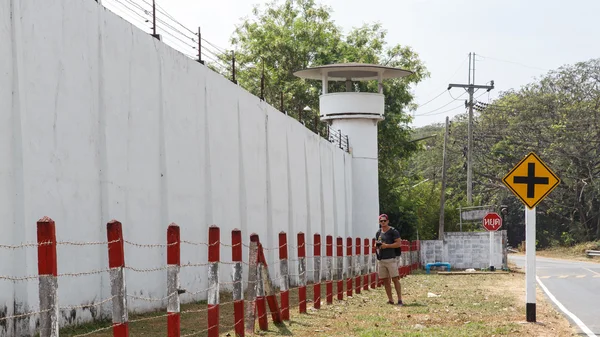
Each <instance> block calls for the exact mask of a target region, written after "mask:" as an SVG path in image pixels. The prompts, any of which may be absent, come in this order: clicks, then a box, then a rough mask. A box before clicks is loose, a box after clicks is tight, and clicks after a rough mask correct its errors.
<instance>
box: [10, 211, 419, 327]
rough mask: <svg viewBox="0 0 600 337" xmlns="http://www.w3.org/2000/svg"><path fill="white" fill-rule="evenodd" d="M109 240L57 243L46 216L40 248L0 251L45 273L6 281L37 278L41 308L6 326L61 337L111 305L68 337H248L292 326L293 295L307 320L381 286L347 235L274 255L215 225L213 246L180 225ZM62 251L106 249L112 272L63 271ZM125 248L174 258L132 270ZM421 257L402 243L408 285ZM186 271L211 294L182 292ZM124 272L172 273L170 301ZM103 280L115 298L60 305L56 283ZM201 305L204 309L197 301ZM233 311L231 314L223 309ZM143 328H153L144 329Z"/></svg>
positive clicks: (115, 224) (371, 249)
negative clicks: (227, 255) (80, 316)
mask: <svg viewBox="0 0 600 337" xmlns="http://www.w3.org/2000/svg"><path fill="white" fill-rule="evenodd" d="M106 233H107V236H106V237H107V240H106V241H101V242H97V241H88V242H74V241H60V240H57V238H56V224H55V222H54V221H53V220H52V219H51V218H49V217H43V218H42V219H40V220H39V221H38V222H37V237H38V241H37V242H36V243H23V244H19V245H10V244H0V254H2V255H4V257H6V256H8V255H7V253H10V251H12V250H18V249H27V248H36V249H37V264H38V274H37V275H30V276H14V275H0V282H13V283H16V282H27V281H33V280H38V290H39V303H38V306H33V307H35V308H36V309H34V310H31V311H29V312H13V313H10V314H9V313H8V312H0V327H9V328H10V327H15V326H17V325H18V324H17V323H18V321H22V320H29V319H34V320H39V327H38V329H37V330H38V331H37V332H39V334H40V337H47V336H51V337H55V336H59V323H60V317H68V316H69V315H73V312H76V311H77V310H90V309H92V308H93V309H94V310H100V309H101V308H102V307H104V306H109V310H107V311H109V312H111V313H112V315H111V317H112V319H111V322H110V323H103V324H101V325H100V326H98V325H94V328H89V329H86V330H85V332H78V333H77V334H69V335H70V336H90V335H100V336H106V335H107V334H108V333H111V332H112V336H115V337H123V336H129V335H130V331H132V332H131V334H132V335H136V334H139V333H140V332H141V331H142V330H143V331H144V332H146V333H151V332H157V331H165V332H166V334H167V336H169V337H172V336H179V337H181V336H210V337H212V336H218V335H219V334H220V333H226V332H234V333H235V335H236V336H244V335H245V334H253V333H254V332H255V322H256V321H258V325H259V329H260V330H263V331H264V330H268V317H269V316H271V318H272V321H273V322H274V323H284V322H285V321H289V320H290V309H291V301H290V293H291V292H292V291H293V292H294V294H295V295H297V296H296V297H295V298H297V300H296V302H297V305H298V312H299V313H300V314H302V313H306V312H307V309H309V308H308V306H307V304H308V303H311V302H312V304H313V305H312V308H310V309H311V310H319V309H320V308H321V305H322V304H326V305H331V304H333V298H334V296H335V295H336V294H337V296H336V297H337V300H338V301H341V300H344V292H345V293H346V298H348V297H352V295H353V293H357V294H360V293H361V291H368V290H371V289H374V288H376V287H380V286H381V285H382V281H381V280H379V279H378V277H377V270H376V258H375V241H374V239H369V238H352V237H348V238H346V240H345V241H346V245H345V248H346V249H345V250H344V239H343V238H342V237H337V238H335V239H336V240H335V241H334V237H333V236H332V235H326V236H324V238H325V240H324V243H323V242H322V236H321V235H320V234H318V233H317V234H314V235H313V236H312V242H307V241H308V240H307V237H306V235H305V234H304V233H302V232H300V233H297V234H296V235H295V237H294V238H293V239H295V241H296V245H291V244H289V243H288V234H287V233H285V232H280V233H279V235H278V245H277V246H276V247H272V248H269V247H264V246H263V245H262V243H261V242H260V238H259V235H257V234H251V235H250V236H249V239H250V242H249V244H247V243H244V242H243V241H242V237H243V233H242V232H241V231H240V230H239V229H233V230H232V231H231V241H230V243H225V242H223V241H222V235H221V229H220V228H219V227H217V226H210V227H208V236H207V237H208V240H207V242H196V241H189V240H182V239H181V231H180V227H179V226H178V225H176V224H174V223H173V224H170V225H169V226H168V227H167V231H166V234H167V235H166V243H138V242H133V241H130V240H128V239H126V238H125V237H124V236H123V225H122V224H121V222H119V221H117V220H112V221H110V222H109V223H108V224H107V226H106ZM182 245H189V246H194V247H197V248H202V249H206V252H207V259H206V261H200V262H194V263H191V262H188V263H183V264H182V263H181V260H182V259H181V257H182V255H181V246H182ZM57 246H75V247H76V248H77V249H83V248H84V247H86V246H87V247H89V246H104V247H106V248H107V255H108V268H102V269H98V270H90V271H80V272H72V273H58V270H59V264H60V265H61V266H62V265H71V264H74V261H73V260H71V259H69V260H67V261H63V260H62V258H63V257H67V258H69V257H71V255H70V254H64V252H63V254H62V255H61V256H60V257H61V259H59V258H58V255H57ZM126 246H135V247H137V248H141V249H153V250H156V249H158V250H160V251H161V253H165V251H166V264H164V265H158V266H156V267H150V268H141V267H138V266H132V265H130V263H129V262H127V263H126V256H125V247H126ZM225 249H227V250H231V261H224V260H223V259H222V257H221V252H222V251H224V250H225ZM244 250H246V251H247V253H248V261H243V259H242V256H243V252H244ZM419 250H420V244H419V241H413V242H409V241H407V240H403V241H402V251H403V254H402V256H401V259H400V261H399V266H398V270H399V272H400V275H401V277H406V276H407V275H409V274H411V272H412V271H413V270H416V269H417V268H418V267H419V264H420V263H419ZM311 251H312V254H311ZM334 251H335V255H334ZM344 251H346V253H345V254H344ZM265 252H266V253H267V255H265ZM271 253H273V254H271ZM323 253H324V254H323ZM2 255H0V257H2ZM194 255H195V256H196V255H197V254H194ZM268 255H278V261H272V262H271V261H267V259H266V256H268ZM290 257H293V258H291V259H290ZM344 258H346V260H345V261H344ZM309 260H311V262H312V263H310V267H311V268H312V269H307V266H309V263H308V262H309ZM150 262H151V263H152V261H150ZM154 262H156V261H154ZM277 262H278V263H277ZM269 265H271V266H269ZM276 265H277V266H276ZM277 267H278V268H277ZM182 268H203V269H202V271H197V270H196V269H193V270H194V271H193V272H192V273H194V274H195V275H196V276H198V275H206V277H205V280H206V281H207V286H205V287H200V288H199V289H182V286H181V275H180V272H181V270H182ZM221 268H231V269H230V270H231V273H230V275H231V276H230V281H229V280H223V279H221V278H220V275H221V274H223V273H222V270H221ZM126 270H127V271H132V272H136V273H151V272H157V271H162V272H166V280H167V281H166V289H165V290H166V292H165V295H164V296H162V295H161V296H154V297H153V296H149V295H142V294H141V293H140V295H136V294H135V293H133V294H132V293H131V291H130V290H128V289H127V287H128V286H130V287H131V286H134V287H139V285H140V284H133V285H129V282H126V280H125V278H126V273H125V271H126ZM244 270H247V273H244ZM270 270H276V272H275V275H274V277H271V275H270ZM204 271H205V272H204ZM95 274H108V276H109V278H110V285H111V287H110V288H111V290H110V296H106V297H105V298H102V299H99V300H95V301H93V303H86V304H77V305H61V304H60V302H61V298H62V297H61V296H60V293H59V291H58V289H59V288H58V284H59V282H61V280H62V279H64V278H71V277H82V276H86V275H95ZM245 274H247V275H245ZM149 277H150V276H149ZM138 283H139V282H138ZM322 284H324V287H325V288H324V290H325V300H324V301H323V300H322V298H321V296H322V289H321V285H322ZM126 285H127V286H126ZM334 285H335V288H336V291H335V292H334ZM309 288H312V295H313V296H312V299H310V298H308V296H307V289H309ZM86 290H87V291H89V292H91V293H97V292H98V291H99V289H95V288H94V287H91V286H90V284H89V283H86ZM67 291H68V290H67ZM148 293H150V292H148V291H146V294H148ZM198 299H201V301H202V300H205V302H199V301H198ZM82 301H84V300H83V299H82ZM138 302H146V303H152V304H154V305H156V306H157V307H158V308H159V309H158V311H156V310H154V312H152V313H151V314H148V315H145V316H144V315H136V318H134V319H129V316H130V315H131V313H132V312H136V313H139V312H140V310H141V309H140V308H142V306H140V305H139V304H138ZM182 303H186V304H192V305H191V306H189V307H188V308H187V309H186V310H181V306H182ZM227 307H230V308H228V310H225V311H222V309H223V308H227ZM199 317H200V319H198V318H199ZM151 321H152V322H151ZM139 322H145V323H144V324H148V325H141V326H139V325H136V324H137V323H139ZM182 322H184V324H182ZM26 325H27V326H30V325H29V324H26ZM133 331H135V334H134V333H133ZM1 333H2V331H1V329H0V334H1ZM9 333H10V332H9ZM21 333H22V332H21ZM27 333H29V332H27Z"/></svg>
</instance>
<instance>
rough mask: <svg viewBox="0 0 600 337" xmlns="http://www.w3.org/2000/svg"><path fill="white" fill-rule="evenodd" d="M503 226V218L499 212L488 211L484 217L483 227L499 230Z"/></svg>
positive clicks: (489, 229)
mask: <svg viewBox="0 0 600 337" xmlns="http://www.w3.org/2000/svg"><path fill="white" fill-rule="evenodd" d="M500 227H502V218H501V217H500V215H498V213H494V212H492V213H488V214H486V215H485V216H484V217H483V228H485V229H487V230H488V231H497V230H498V229H500Z"/></svg>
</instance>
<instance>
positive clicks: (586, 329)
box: [535, 276, 598, 337]
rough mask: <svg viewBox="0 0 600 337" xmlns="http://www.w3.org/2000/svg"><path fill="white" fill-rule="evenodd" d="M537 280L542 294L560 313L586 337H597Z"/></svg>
mask: <svg viewBox="0 0 600 337" xmlns="http://www.w3.org/2000/svg"><path fill="white" fill-rule="evenodd" d="M535 278H536V279H537V282H538V283H539V284H540V287H542V289H543V290H544V292H545V293H546V295H548V297H549V298H550V299H551V300H552V302H554V304H556V306H557V307H558V308H559V309H560V310H562V312H564V313H565V314H566V315H567V316H569V317H570V318H571V319H572V320H573V322H575V324H577V326H579V328H580V329H581V331H583V332H584V333H585V334H586V335H588V337H598V336H596V334H594V333H593V332H592V330H590V328H588V327H587V326H586V325H585V324H584V323H583V322H582V321H581V320H580V319H579V317H577V316H575V315H574V314H573V313H572V312H570V311H569V310H567V308H565V306H564V305H562V303H560V302H559V301H558V300H557V299H556V297H554V295H552V293H551V292H550V290H548V288H546V286H545V285H544V284H543V283H542V280H540V278H539V277H537V276H536V277H535Z"/></svg>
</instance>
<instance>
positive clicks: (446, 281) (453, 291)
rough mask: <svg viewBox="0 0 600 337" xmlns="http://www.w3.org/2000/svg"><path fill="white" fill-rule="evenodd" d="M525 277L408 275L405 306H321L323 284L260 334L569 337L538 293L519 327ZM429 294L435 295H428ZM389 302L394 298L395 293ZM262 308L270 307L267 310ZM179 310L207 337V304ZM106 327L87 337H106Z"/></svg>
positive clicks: (146, 325) (356, 300)
mask: <svg viewBox="0 0 600 337" xmlns="http://www.w3.org/2000/svg"><path fill="white" fill-rule="evenodd" d="M524 277H525V275H524V274H519V273H509V274H495V275H494V274H481V275H452V276H443V275H439V274H430V275H426V274H422V273H418V274H414V275H411V276H409V277H407V278H404V279H402V280H401V283H402V292H403V300H404V303H405V305H404V306H403V307H398V306H394V305H389V304H387V303H386V302H387V297H386V295H385V290H384V288H383V287H381V288H376V289H371V290H368V291H365V290H362V291H361V294H356V293H354V294H353V295H354V296H352V297H346V294H345V292H344V300H342V301H339V300H337V299H336V296H335V295H336V293H337V290H336V286H335V283H334V287H333V291H334V300H333V303H332V304H327V303H326V297H325V295H326V294H325V291H326V290H325V289H326V287H325V286H324V285H322V286H321V309H318V310H317V309H314V308H313V307H314V305H313V302H312V298H313V292H312V290H313V287H312V285H309V286H308V287H307V299H309V301H308V303H307V308H308V310H307V313H306V314H300V313H299V310H298V298H297V290H295V289H293V290H291V291H290V318H291V320H290V321H286V322H284V323H283V324H277V325H275V324H273V322H272V319H271V316H270V315H269V327H268V330H267V331H259V329H258V322H256V334H257V335H259V336H365V337H366V336H369V337H377V336H432V335H434V336H453V337H454V336H465V337H466V336H469V337H470V336H491V335H496V336H569V335H574V333H573V330H572V329H571V327H570V326H569V323H568V321H567V320H566V319H565V318H564V317H563V316H562V315H561V314H560V313H558V312H557V311H556V310H555V309H554V308H553V307H552V306H551V305H550V304H548V303H546V302H545V301H544V296H543V294H542V293H541V292H539V290H538V296H537V299H538V305H537V318H538V322H544V324H524V321H525V303H524V300H523V299H524V298H525V296H524V295H525V289H524V287H525V280H524ZM429 293H433V294H436V295H439V297H429V296H428V294H429ZM394 297H395V295H394ZM227 302H229V303H230V302H231V297H230V295H228V294H223V295H222V296H221V303H227ZM267 308H268V307H267ZM182 311H198V312H197V313H192V312H191V313H188V314H185V315H182V319H181V326H182V335H185V334H190V333H198V334H197V336H206V333H205V332H202V331H203V330H205V329H206V303H195V304H188V305H183V306H182ZM220 313H221V330H220V333H221V335H222V336H226V335H227V334H229V336H235V334H234V332H233V324H234V322H233V306H232V305H230V304H225V305H221V307H220ZM160 315H164V311H163V312H156V313H151V314H145V315H131V316H130V321H135V320H139V319H145V318H147V320H143V321H137V322H134V323H132V324H131V335H132V336H148V337H158V336H165V335H166V318H165V317H162V318H156V317H157V316H160ZM107 326H108V327H109V326H110V323H109V322H105V323H94V324H90V325H85V326H80V327H77V328H71V329H64V330H62V331H61V336H74V335H76V334H81V333H84V332H89V331H92V330H95V329H98V328H102V327H107ZM111 334H112V331H111V330H110V329H108V330H105V331H102V332H99V333H97V334H93V335H92V336H99V337H109V336H111Z"/></svg>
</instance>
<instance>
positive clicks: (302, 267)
mask: <svg viewBox="0 0 600 337" xmlns="http://www.w3.org/2000/svg"><path fill="white" fill-rule="evenodd" d="M305 243H306V242H305V239H304V233H302V232H300V233H298V307H299V311H300V313H301V314H305V313H306V244H305Z"/></svg>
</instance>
